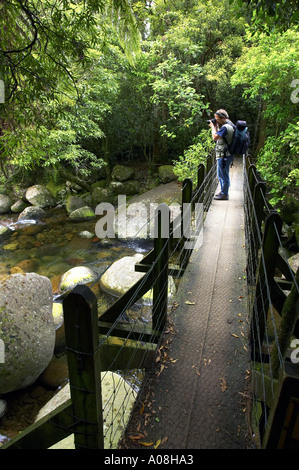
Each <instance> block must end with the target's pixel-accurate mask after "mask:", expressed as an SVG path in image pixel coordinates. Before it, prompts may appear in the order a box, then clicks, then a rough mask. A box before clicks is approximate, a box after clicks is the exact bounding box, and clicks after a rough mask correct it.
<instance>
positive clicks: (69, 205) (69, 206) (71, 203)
mask: <svg viewBox="0 0 299 470" xmlns="http://www.w3.org/2000/svg"><path fill="white" fill-rule="evenodd" d="M85 205H86V203H85V201H84V200H83V199H82V198H81V197H79V196H72V195H69V196H67V198H66V201H65V208H66V211H67V213H68V214H71V213H72V212H73V211H75V210H76V209H80V207H84V206H85Z"/></svg>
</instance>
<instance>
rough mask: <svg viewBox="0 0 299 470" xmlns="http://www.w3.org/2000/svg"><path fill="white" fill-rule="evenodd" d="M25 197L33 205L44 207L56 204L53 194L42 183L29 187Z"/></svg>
mask: <svg viewBox="0 0 299 470" xmlns="http://www.w3.org/2000/svg"><path fill="white" fill-rule="evenodd" d="M25 197H26V199H27V201H29V202H30V204H32V205H33V206H38V207H42V208H45V207H54V206H55V199H54V197H53V195H52V194H51V193H50V191H49V190H48V189H47V188H46V187H45V186H43V185H41V184H36V185H34V186H31V187H30V188H28V189H27V191H26V195H25Z"/></svg>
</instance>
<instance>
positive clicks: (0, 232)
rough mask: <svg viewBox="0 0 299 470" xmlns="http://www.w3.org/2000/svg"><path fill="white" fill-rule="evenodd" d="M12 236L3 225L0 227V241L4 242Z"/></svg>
mask: <svg viewBox="0 0 299 470" xmlns="http://www.w3.org/2000/svg"><path fill="white" fill-rule="evenodd" d="M11 234H12V230H10V228H8V227H6V226H5V225H0V241H1V242H2V241H3V240H6V239H7V238H9V237H10V235H11Z"/></svg>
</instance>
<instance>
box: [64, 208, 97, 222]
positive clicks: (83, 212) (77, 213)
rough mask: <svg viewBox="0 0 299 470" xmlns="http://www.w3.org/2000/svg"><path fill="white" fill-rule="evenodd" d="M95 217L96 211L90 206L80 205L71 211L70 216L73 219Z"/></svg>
mask: <svg viewBox="0 0 299 470" xmlns="http://www.w3.org/2000/svg"><path fill="white" fill-rule="evenodd" d="M94 217H95V213H94V211H93V210H92V208H91V207H89V206H84V207H79V208H78V209H75V210H74V211H73V212H71V213H70V215H69V218H70V219H71V220H85V219H93V218H94Z"/></svg>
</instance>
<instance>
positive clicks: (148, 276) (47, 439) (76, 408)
mask: <svg viewBox="0 0 299 470" xmlns="http://www.w3.org/2000/svg"><path fill="white" fill-rule="evenodd" d="M206 166H207V170H206V169H205V167H204V166H203V165H200V166H199V170H198V181H197V184H196V188H195V189H194V190H193V183H192V181H191V180H189V179H186V180H185V181H184V183H183V190H182V192H183V194H182V206H181V209H182V210H181V214H180V215H179V216H178V217H179V219H178V218H177V219H175V220H174V221H172V222H170V210H169V207H168V206H167V205H166V204H162V205H160V206H159V207H158V208H157V209H156V224H157V225H156V227H155V230H156V233H157V235H158V236H157V237H155V239H154V249H153V250H152V251H151V252H150V253H149V254H148V255H147V256H146V257H145V258H144V260H143V262H141V263H139V264H138V265H136V270H137V271H142V272H145V274H144V276H143V277H142V278H141V279H140V280H139V281H138V282H137V283H136V284H135V285H134V286H132V287H131V288H130V289H129V291H127V292H126V293H125V294H124V295H122V296H121V297H120V298H119V299H118V300H116V301H115V303H114V304H113V305H112V306H111V307H110V308H108V309H107V310H106V312H105V313H104V314H102V315H101V316H100V318H98V316H97V299H96V296H95V295H94V294H93V292H92V291H91V290H90V288H89V287H87V286H81V285H78V286H76V287H75V288H74V289H73V291H71V292H70V293H69V294H68V295H67V296H66V297H65V298H64V299H63V310H64V321H65V329H66V351H67V359H68V367H69V385H70V392H71V401H70V400H68V402H67V405H65V406H64V405H62V406H61V407H60V408H59V411H57V412H52V413H50V414H49V415H48V416H47V417H44V418H43V419H42V420H40V421H38V422H36V423H34V424H33V425H31V426H29V427H28V428H27V429H26V430H25V431H24V432H21V433H20V434H19V435H18V436H16V437H15V438H13V439H12V440H11V441H9V442H7V443H5V444H4V445H3V446H2V447H1V449H6V448H10V449H15V448H18V449H21V448H36V442H38V443H39V448H48V447H49V446H50V445H53V443H54V442H57V441H59V440H61V438H63V437H66V436H68V435H70V434H73V433H74V436H75V437H74V439H75V441H74V442H75V447H76V448H103V447H104V445H105V446H107V443H106V444H104V441H105V431H104V428H105V427H106V428H107V426H108V427H109V425H108V424H107V420H108V419H107V416H108V414H109V413H110V412H112V413H113V412H114V411H113V408H114V405H113V406H112V405H109V406H110V411H109V410H108V411H107V410H106V404H105V403H104V401H103V397H102V396H101V374H104V373H105V371H107V370H110V371H114V370H124V371H125V370H126V369H134V368H145V369H146V368H147V367H148V364H149V363H150V361H151V360H152V359H153V355H154V353H155V351H156V350H157V348H158V345H159V342H160V340H161V337H162V334H163V332H164V330H165V326H166V324H167V314H168V310H169V305H168V304H169V300H168V279H169V275H170V274H172V275H176V276H178V277H180V276H181V275H182V274H183V272H184V270H185V269H186V266H187V264H188V261H189V258H190V255H191V253H192V244H191V245H190V243H188V242H190V238H189V224H190V219H188V217H187V218H186V216H185V215H186V214H184V205H185V208H186V206H187V207H188V214H190V212H189V207H190V208H191V211H193V212H194V209H195V205H196V204H198V203H199V204H203V205H204V210H205V211H207V210H208V207H209V204H210V203H211V199H212V196H213V192H214V191H215V189H216V185H217V182H216V164H215V158H214V157H213V156H209V157H208V158H207V165H206ZM199 201H200V202H199ZM165 215H166V218H165ZM165 223H166V225H167V226H168V227H169V232H168V235H167V236H165V234H164V235H163V233H164V232H163V224H165ZM178 223H180V224H181V229H182V234H181V237H180V238H178V239H177V238H176V234H177V231H175V230H174V227H176V225H177V224H178ZM190 246H191V247H190ZM174 256H176V264H175V265H172V266H170V264H169V263H170V260H171V258H172V257H174ZM150 289H153V305H152V324H151V326H149V325H145V324H142V323H141V324H140V323H133V324H131V323H130V322H129V323H128V322H124V321H123V317H124V314H125V312H126V310H127V309H128V308H131V307H134V305H135V303H136V301H137V300H138V299H140V298H141V297H142V296H143V295H144V294H145V293H146V292H148V291H149V290H150ZM127 388H130V387H129V386H128V385H127ZM116 393H117V391H116V390H114V392H113V396H112V398H111V399H112V400H113V402H114V399H115V395H116ZM126 400H128V396H126V397H125V398H124V402H125V401H126ZM107 408H108V407H107ZM111 410H112V411H111ZM107 413H108V414H107ZM124 413H125V410H124ZM109 419H110V421H111V423H112V427H113V422H114V421H116V420H115V419H114V418H113V415H112V418H111V417H110V418H109ZM120 420H121V421H122V417H120ZM55 426H57V427H59V430H60V432H57V433H55ZM109 429H111V427H110V428H109ZM110 434H111V435H112V434H113V433H112V431H111V433H110Z"/></svg>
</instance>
